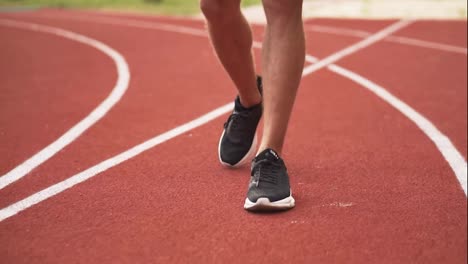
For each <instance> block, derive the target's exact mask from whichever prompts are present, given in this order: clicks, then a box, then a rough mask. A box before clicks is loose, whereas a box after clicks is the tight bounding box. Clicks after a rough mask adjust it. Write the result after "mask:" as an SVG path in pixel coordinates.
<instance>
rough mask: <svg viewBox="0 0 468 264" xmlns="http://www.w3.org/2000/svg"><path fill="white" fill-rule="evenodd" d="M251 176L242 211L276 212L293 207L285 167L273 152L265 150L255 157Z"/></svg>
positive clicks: (293, 202)
mask: <svg viewBox="0 0 468 264" xmlns="http://www.w3.org/2000/svg"><path fill="white" fill-rule="evenodd" d="M251 175H252V177H251V178H250V183H249V190H248V192H247V198H246V199H245V203H244V209H246V210H249V211H278V210H288V209H291V208H293V207H294V206H295V200H294V198H293V196H292V192H291V186H290V184H289V176H288V171H287V169H286V165H285V164H284V161H283V159H281V158H280V156H279V155H278V153H276V152H275V151H274V150H272V149H265V150H264V151H262V152H261V153H260V154H258V155H257V157H255V159H254V160H253V161H252V173H251Z"/></svg>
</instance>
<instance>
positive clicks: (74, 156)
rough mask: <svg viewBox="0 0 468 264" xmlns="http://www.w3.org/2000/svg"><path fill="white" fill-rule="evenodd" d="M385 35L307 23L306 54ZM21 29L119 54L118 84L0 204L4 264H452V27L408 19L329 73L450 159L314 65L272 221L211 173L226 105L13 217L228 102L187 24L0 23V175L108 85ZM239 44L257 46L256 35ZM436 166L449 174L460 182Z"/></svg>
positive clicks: (46, 15)
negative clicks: (280, 209) (291, 205)
mask: <svg viewBox="0 0 468 264" xmlns="http://www.w3.org/2000/svg"><path fill="white" fill-rule="evenodd" d="M395 22H397V21H371V20H365V21H360V20H329V19H324V20H320V19H317V20H310V21H307V22H306V32H307V39H308V46H307V53H308V54H310V55H313V56H316V57H317V58H318V59H323V58H326V57H328V56H330V55H333V54H335V53H336V52H338V51H340V50H342V49H345V48H347V47H349V46H352V45H353V44H355V43H357V42H359V41H361V40H362V38H365V37H366V36H359V34H356V33H362V32H363V31H365V32H367V33H366V34H369V35H372V34H374V33H376V32H379V31H380V30H382V29H385V28H387V27H388V26H390V25H394V23H395ZM31 23H33V24H31ZM34 25H36V26H34ZM37 25H41V26H49V27H54V28H59V29H63V30H67V31H70V32H74V33H75V34H79V35H81V36H86V37H88V38H90V39H94V40H97V41H99V42H101V43H104V44H105V45H107V46H108V47H110V48H112V49H113V50H115V51H116V52H118V53H119V54H121V56H123V58H124V59H125V61H126V63H127V64H128V67H129V70H130V80H129V85H128V86H126V87H125V88H128V89H127V90H125V92H124V94H123V96H122V98H121V99H120V101H118V102H116V104H115V105H113V106H112V107H111V108H110V109H109V111H108V112H107V113H106V114H105V115H103V117H102V118H101V119H99V120H97V121H96V123H95V124H94V125H91V126H90V127H89V128H87V129H85V130H84V131H83V134H81V136H79V137H77V138H76V140H73V141H72V142H71V143H70V144H68V145H66V146H64V147H63V148H62V149H61V150H60V151H58V152H57V153H56V154H55V155H53V156H52V157H51V158H50V159H46V160H44V162H43V163H41V164H40V165H38V166H37V167H36V168H35V169H33V170H32V171H31V172H30V173H25V174H24V175H23V176H21V177H20V178H19V179H18V180H16V181H14V182H11V183H9V184H7V185H5V187H4V188H2V189H1V190H0V208H3V209H0V216H1V219H2V221H1V222H0V259H1V260H2V261H1V262H2V263H102V262H112V263H115V262H117V263H135V262H136V263H142V262H168V263H187V262H190V263H192V262H203V263H206V262H210V263H231V262H235V263H266V262H272V263H289V262H290V263H298V262H303V263H343V262H346V263H466V262H467V251H466V247H467V237H466V234H467V229H466V228H467V224H466V221H467V211H466V206H467V199H466V194H465V192H466V189H465V192H464V190H463V188H462V187H461V186H462V185H463V177H464V180H465V185H464V188H466V155H467V153H466V149H467V137H466V134H467V110H466V106H467V75H466V71H467V57H466V56H467V55H466V47H467V43H466V38H467V36H466V34H467V33H466V32H467V30H466V29H467V24H466V21H413V22H412V23H410V24H408V25H406V26H403V27H401V28H398V30H396V31H395V32H391V33H392V34H391V36H383V37H382V39H378V40H377V41H376V42H375V43H372V44H371V45H368V46H365V47H362V48H361V49H359V50H355V51H353V52H352V53H351V54H349V56H346V57H344V58H342V59H340V60H339V61H337V62H336V64H338V65H339V66H342V67H343V68H344V69H346V70H348V71H352V73H354V74H355V75H353V76H356V75H358V76H361V77H362V78H365V80H366V81H370V82H372V83H373V84H375V85H378V86H379V87H382V88H385V89H386V90H387V91H388V92H390V93H391V94H393V95H394V96H395V97H397V98H399V99H400V100H401V101H403V102H405V103H406V104H407V105H409V106H411V107H412V108H413V109H415V110H416V111H418V112H419V113H420V114H421V115H422V116H424V117H425V118H427V120H429V121H430V122H432V124H433V125H434V126H435V127H437V128H438V130H439V131H440V133H441V134H442V135H445V136H447V137H448V138H449V139H450V141H451V142H452V143H453V148H451V149H453V150H455V152H457V153H458V154H460V157H461V160H460V159H458V160H456V159H454V160H450V157H449V158H447V156H446V155H444V154H442V152H441V151H442V149H444V148H441V147H440V146H439V145H438V146H437V147H436V144H435V143H434V141H433V140H431V139H430V138H429V137H428V135H427V133H424V132H423V131H422V130H421V129H420V128H418V126H417V125H416V124H415V121H414V120H411V119H409V118H408V117H407V116H405V115H404V114H402V113H401V112H399V111H398V110H397V109H396V108H394V107H392V106H391V105H390V104H389V103H388V102H386V101H384V100H383V99H382V98H379V97H377V96H376V95H375V94H374V93H373V92H371V91H369V90H368V89H367V88H366V87H364V85H363V83H358V82H356V80H355V81H352V80H350V79H349V78H346V77H345V76H344V75H343V71H341V73H342V74H337V71H339V69H337V68H336V67H335V66H333V67H331V68H323V69H320V70H318V71H315V72H313V73H311V74H307V75H306V76H304V78H303V81H302V84H301V88H300V91H299V94H298V98H297V103H296V106H295V112H294V114H293V117H292V121H291V126H290V128H289V131H288V139H287V142H286V150H285V151H286V152H285V153H284V158H285V159H286V161H287V165H288V169H289V171H290V175H291V180H292V187H293V192H294V194H295V197H296V200H297V207H296V208H295V209H293V210H291V211H289V212H285V213H279V214H252V213H248V212H245V211H244V210H243V209H242V204H243V199H244V198H245V192H246V187H247V183H248V178H249V170H248V167H245V168H241V169H240V170H227V169H225V168H223V167H221V166H220V165H219V164H218V161H217V154H216V147H217V140H218V137H219V134H220V132H221V128H222V123H223V122H224V120H225V118H226V114H224V115H222V116H221V117H219V118H214V117H217V116H219V115H221V114H222V113H226V110H225V109H229V108H225V109H223V110H222V111H221V112H217V114H216V115H215V116H212V117H213V118H214V119H213V120H209V119H207V120H205V121H203V122H202V123H203V124H202V123H200V124H196V125H194V128H193V129H186V130H187V131H186V132H185V133H182V132H184V131H185V130H183V131H182V132H178V134H177V133H175V132H174V133H175V134H174V133H172V132H171V133H172V134H171V135H172V136H168V138H163V139H161V142H159V141H158V143H157V144H155V145H156V146H155V147H150V148H149V149H148V150H147V151H145V152H142V153H139V155H135V156H134V157H132V158H131V159H128V158H130V157H127V158H124V159H122V160H121V162H114V163H113V164H112V166H108V167H106V168H105V169H102V170H101V171H96V172H93V173H91V174H93V175H92V177H91V178H89V179H87V180H86V181H83V182H81V183H79V184H76V185H73V186H72V187H71V186H70V187H71V188H69V189H66V190H62V191H60V192H57V193H54V194H52V195H50V198H48V199H43V200H40V201H39V202H38V203H37V204H29V205H28V206H24V205H25V204H27V202H28V201H25V200H23V199H25V198H27V197H31V196H32V195H34V194H37V193H38V192H40V191H42V190H44V189H45V188H48V187H49V186H51V185H54V184H56V183H60V182H62V181H64V180H66V179H68V178H70V177H71V176H73V175H76V174H78V173H80V172H83V171H86V170H87V169H88V168H90V167H93V166H95V165H96V164H99V163H100V162H102V161H104V160H107V159H110V158H112V157H114V156H116V155H118V154H120V153H122V152H124V151H127V150H128V149H130V148H132V147H134V146H136V145H138V144H140V143H142V142H145V141H147V140H148V139H150V138H153V137H155V136H157V135H161V134H163V135H166V134H164V133H166V132H167V131H171V129H173V128H175V127H178V126H180V125H183V124H185V123H187V122H189V121H192V120H194V119H197V118H198V117H200V116H203V115H205V114H206V113H208V112H210V111H212V110H213V109H217V108H219V107H220V106H222V105H224V104H226V103H229V102H230V101H232V99H233V97H234V96H235V90H234V88H233V86H232V85H231V83H230V82H229V80H228V77H227V76H226V75H225V73H224V72H223V71H222V69H221V67H220V66H219V64H218V63H217V61H216V59H215V58H214V56H213V52H212V50H211V47H210V45H209V43H208V40H207V38H206V37H204V33H203V24H202V23H201V22H198V21H191V20H182V19H172V18H158V17H143V16H141V17H139V16H137V17H135V16H131V15H116V14H109V13H91V12H89V13H84V12H71V11H68V12H64V11H54V10H43V11H37V12H28V13H15V14H12V13H9V14H7V13H3V14H0V36H1V41H0V54H1V55H0V56H1V58H2V59H1V60H0V86H1V96H0V146H1V148H0V156H1V159H0V174H1V175H6V174H7V173H8V172H10V171H11V170H13V169H14V168H15V167H16V166H18V165H19V164H21V163H22V162H24V161H25V160H27V159H28V158H30V157H31V156H33V155H34V154H36V153H37V152H39V151H41V150H42V149H44V148H45V147H46V146H48V145H49V144H51V143H52V142H53V141H54V140H57V139H58V138H59V137H60V136H62V135H63V134H64V133H65V132H67V131H68V130H69V129H70V128H71V127H73V126H74V125H75V124H77V123H78V122H80V121H81V120H82V119H84V118H85V117H86V116H88V115H89V113H90V112H91V111H92V110H93V109H95V108H96V107H97V106H98V105H99V104H101V102H102V101H103V100H105V99H106V98H107V97H108V96H109V94H110V93H111V91H112V89H113V87H114V86H115V85H116V80H117V79H118V78H120V77H122V76H120V75H119V74H118V73H117V71H116V65H115V62H114V61H113V60H112V58H111V57H109V56H108V55H106V54H104V53H103V52H101V51H99V50H97V49H96V48H93V47H91V46H89V45H84V44H83V43H79V42H77V41H72V40H71V39H67V38H64V37H63V36H59V35H54V34H50V32H49V33H47V32H44V30H42V31H41V30H40V29H38V27H37ZM317 26H321V27H322V29H323V28H325V27H327V28H328V29H329V30H328V31H326V30H325V31H324V30H317V28H316V27H317ZM314 27H315V29H314ZM42 29H43V28H42ZM331 29H333V30H331ZM254 32H255V39H256V40H257V41H261V39H262V28H261V27H260V26H256V27H255V28H254ZM62 33H63V32H62ZM361 35H362V34H361ZM402 37H404V39H405V41H406V42H405V41H402V40H401V39H400V38H402ZM397 40H399V41H397ZM256 55H257V57H258V49H257V50H256ZM308 60H309V62H308V63H307V65H306V67H313V66H310V65H311V64H310V63H311V62H312V61H313V59H312V58H310V57H309V59H308ZM312 65H313V64H312ZM260 67H261V65H259V68H260ZM334 67H335V68H334ZM259 71H260V69H259ZM119 76H120V77H119ZM368 86H372V85H368ZM436 140H437V139H436ZM163 141H164V142H163ZM447 148H448V149H450V146H448V147H447ZM127 159H128V160H127ZM446 159H447V160H446ZM114 161H115V160H114ZM451 162H452V163H451ZM106 164H107V163H106ZM452 164H458V165H460V164H461V167H460V166H459V167H457V168H461V170H459V172H458V174H457V173H456V169H454V168H455V167H454V166H452ZM463 166H464V167H463ZM463 170H464V171H463ZM460 171H461V174H460ZM463 172H464V175H463ZM91 174H90V175H91ZM460 175H461V177H460ZM1 177H2V178H0V183H1V182H2V181H3V180H4V179H5V178H3V177H4V176H1ZM460 183H462V184H460ZM40 194H41V195H43V193H40ZM35 197H38V196H35ZM41 197H43V196H41ZM21 200H22V201H23V202H20V203H19V205H18V203H17V202H18V201H21ZM24 201H25V202H24ZM15 203H16V204H15ZM21 203H22V204H21ZM12 205H15V206H12ZM21 206H23V207H21ZM17 208H22V209H21V210H18V211H14V210H17ZM23 209H24V210H23ZM11 212H13V213H11Z"/></svg>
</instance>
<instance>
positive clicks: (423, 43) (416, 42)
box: [306, 25, 468, 55]
mask: <svg viewBox="0 0 468 264" xmlns="http://www.w3.org/2000/svg"><path fill="white" fill-rule="evenodd" d="M306 30H307V31H314V32H320V33H327V34H335V35H342V36H351V37H357V38H366V37H368V36H370V35H371V34H372V33H370V32H367V31H362V30H354V29H348V28H341V27H340V28H338V27H330V26H318V25H314V26H308V27H306ZM384 40H385V41H389V42H394V43H398V44H402V45H410V46H415V47H420V48H428V49H436V50H441V51H446V52H454V53H459V54H463V55H467V54H468V50H467V49H466V48H463V47H458V46H454V45H449V44H442V43H437V42H433V41H427V40H421V39H416V38H409V37H401V36H389V37H387V38H385V39H384Z"/></svg>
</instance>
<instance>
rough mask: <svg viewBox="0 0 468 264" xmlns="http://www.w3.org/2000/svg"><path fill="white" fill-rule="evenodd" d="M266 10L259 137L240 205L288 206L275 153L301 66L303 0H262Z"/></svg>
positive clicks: (258, 207) (284, 176)
mask: <svg viewBox="0 0 468 264" xmlns="http://www.w3.org/2000/svg"><path fill="white" fill-rule="evenodd" d="M263 7H264V9H265V13H266V16H267V27H266V36H265V41H264V44H263V53H262V57H263V58H262V66H263V77H264V90H263V106H264V128H263V139H262V143H261V146H260V149H259V150H258V154H257V156H256V157H255V159H254V160H253V161H252V173H251V175H252V177H251V179H250V183H249V190H248V192H247V198H246V199H245V203H244V208H245V209H247V210H251V211H259V210H287V209H290V208H293V207H294V206H295V200H294V198H293V196H292V192H291V186H290V183H289V176H288V172H287V169H286V165H285V163H284V161H283V159H281V158H280V155H281V151H282V150H283V143H284V137H285V135H286V130H287V127H288V122H289V117H290V115H291V111H292V107H293V104H294V100H295V98H296V91H297V88H298V86H299V82H300V79H301V74H302V69H303V67H304V57H305V40H304V31H303V26H302V0H263Z"/></svg>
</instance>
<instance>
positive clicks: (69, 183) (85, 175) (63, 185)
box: [0, 33, 466, 222]
mask: <svg viewBox="0 0 468 264" xmlns="http://www.w3.org/2000/svg"><path fill="white" fill-rule="evenodd" d="M188 34H191V33H188ZM191 35H195V34H191ZM197 35H198V34H197ZM198 36H199V35H198ZM254 47H256V45H254ZM257 47H258V46H257ZM306 60H307V61H308V62H312V63H313V62H316V61H317V59H316V58H315V57H313V56H310V55H307V56H306ZM318 63H320V61H319V62H318ZM331 67H338V68H341V67H339V66H336V65H331V66H329V67H328V68H331ZM341 69H343V68H341ZM312 72H313V71H311V73H312ZM309 74H310V73H309ZM305 75H307V74H305V73H304V72H303V76H305ZM360 77H361V76H360ZM361 78H362V79H363V80H367V79H365V78H363V77H361ZM363 84H366V82H363ZM366 88H368V87H367V86H366ZM368 89H369V88H368ZM384 100H385V99H384ZM231 109H232V103H231V104H227V105H225V106H222V107H220V108H218V109H216V110H214V111H213V112H210V113H208V114H207V115H210V114H213V113H214V112H216V113H214V114H213V117H212V118H211V119H210V120H212V119H215V118H216V117H218V116H221V115H223V114H225V113H228V112H229V111H231ZM218 111H219V112H218ZM205 116H206V115H205ZM205 116H202V117H200V118H199V119H204V117H205ZM199 119H197V120H199ZM210 120H207V121H206V122H209V121H210ZM194 121H196V120H194ZM194 121H191V122H189V123H192V122H194ZM206 122H205V123H206ZM205 123H204V122H199V123H198V126H201V125H203V124H205ZM187 124H188V123H187ZM187 124H186V125H187ZM186 125H183V126H186ZM183 126H181V127H183ZM198 126H194V127H193V128H196V127H198ZM179 128H180V127H179ZM193 128H186V129H187V130H185V129H182V130H183V132H182V131H180V134H182V133H184V132H186V131H189V130H191V129H193ZM177 129H178V128H175V129H173V130H171V131H174V130H177ZM169 132H170V131H169ZM169 132H166V133H164V134H162V135H159V136H156V137H154V138H153V139H150V140H149V141H146V142H144V143H142V144H140V145H138V146H136V147H134V148H132V149H130V150H127V151H126V152H124V153H122V154H119V155H117V156H115V157H113V158H110V159H108V160H106V161H103V162H101V163H99V164H98V165H96V166H93V167H91V168H89V169H87V170H85V171H83V172H81V173H79V174H76V175H74V176H72V177H70V178H68V179H67V180H64V181H62V182H60V183H57V184H55V185H53V186H51V187H49V188H47V189H44V190H42V191H40V192H38V193H35V194H33V195H31V196H29V197H27V198H25V199H23V200H21V201H19V202H17V203H15V204H12V205H10V206H8V207H6V208H3V209H1V210H0V222H1V221H3V220H4V219H6V218H9V217H11V216H13V215H16V214H18V213H19V212H21V211H23V210H25V209H27V208H29V207H31V206H33V205H35V204H37V203H39V202H42V201H44V200H46V199H49V198H50V197H53V196H55V195H57V194H59V193H61V192H63V191H64V190H66V189H69V188H71V187H73V186H74V185H76V184H79V183H81V182H83V181H85V180H87V179H90V178H92V177H94V176H96V175H97V174H99V173H101V172H103V171H105V170H107V169H109V168H112V167H114V166H116V165H118V164H120V163H122V162H124V161H126V160H128V159H130V158H133V157H135V156H136V155H138V154H140V153H142V152H143V151H145V150H147V149H149V148H152V147H154V146H157V145H159V144H161V143H163V142H165V141H167V140H169V139H171V138H173V137H175V136H177V135H180V134H177V135H174V136H171V135H167V133H169ZM163 135H166V136H164V137H163ZM159 137H163V138H164V139H165V140H162V139H161V138H159ZM157 138H159V140H157ZM150 141H152V142H153V143H151V144H149V143H148V142H150ZM452 147H453V145H452ZM453 149H454V151H457V150H456V149H455V148H454V147H453ZM451 151H452V152H453V150H451ZM465 164H466V162H465ZM465 175H466V165H465ZM72 179H73V180H72ZM465 179H466V177H465ZM465 182H466V181H465ZM462 186H463V184H462ZM465 186H466V184H465ZM465 193H466V192H465Z"/></svg>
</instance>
